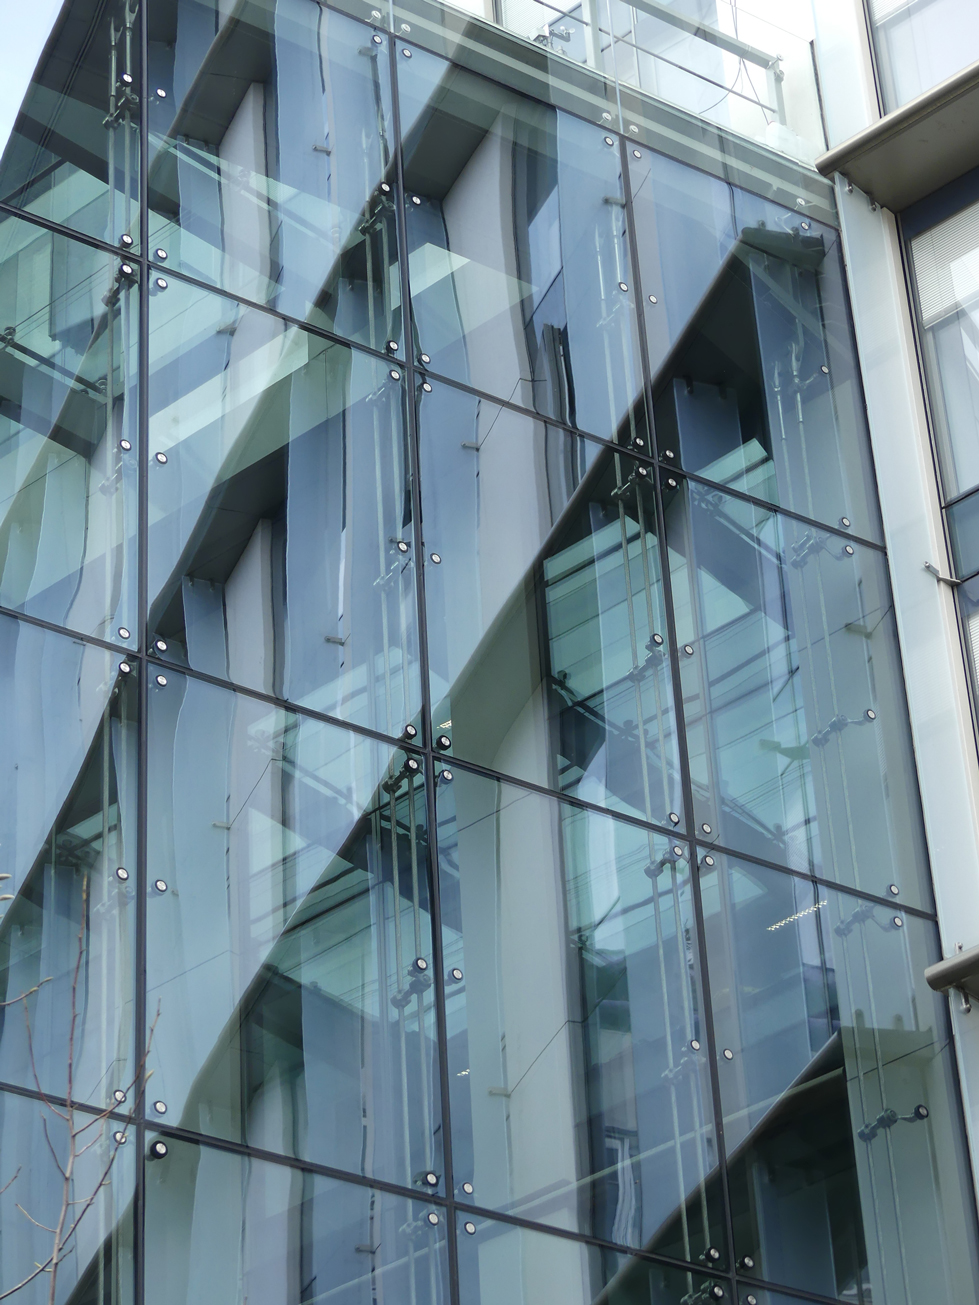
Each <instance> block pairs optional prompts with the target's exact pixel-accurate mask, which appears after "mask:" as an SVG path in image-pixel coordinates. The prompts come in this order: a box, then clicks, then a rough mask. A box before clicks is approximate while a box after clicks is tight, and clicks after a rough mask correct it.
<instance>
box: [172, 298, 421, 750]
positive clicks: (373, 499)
mask: <svg viewBox="0 0 979 1305" xmlns="http://www.w3.org/2000/svg"><path fill="white" fill-rule="evenodd" d="M150 307H151V313H150V324H151V337H150V461H149V511H150V523H149V576H150V595H151V598H150V615H149V621H150V627H149V637H150V642H151V643H152V644H153V645H154V646H155V650H156V651H157V652H159V653H161V655H165V656H166V657H167V658H171V659H176V660H178V661H182V662H185V663H186V664H187V665H189V666H191V667H193V668H194V669H195V670H201V671H205V672H207V673H208V674H211V675H216V676H219V677H220V678H222V679H231V680H233V681H235V682H236V683H238V684H243V685H246V686H248V687H250V688H255V689H260V690H263V691H264V692H266V693H273V694H275V695H276V696H278V697H283V698H288V699H290V700H291V701H294V702H297V703H301V704H303V705H305V706H307V707H312V708H315V709H316V710H318V711H323V712H327V713H330V714H334V715H338V716H342V717H343V718H344V719H347V720H353V721H355V722H357V723H358V724H362V725H367V726H370V727H372V728H374V729H376V730H380V731H381V732H382V733H385V734H390V735H394V736H398V735H400V734H401V732H402V730H403V729H404V727H405V724H406V723H407V721H408V720H410V719H411V717H412V716H414V715H416V714H417V712H418V710H419V706H420V702H419V699H420V690H419V673H418V665H417V646H416V619H415V591H414V559H413V552H412V549H413V545H412V513H411V497H410V493H409V490H408V482H407V475H406V448H405V434H404V423H403V416H402V411H403V397H402V385H401V383H400V373H399V371H398V369H397V368H396V367H394V368H389V367H387V366H385V364H384V363H383V362H381V361H379V360H377V359H374V358H372V357H370V356H369V355H367V354H361V353H358V352H355V351H352V350H350V349H348V348H346V347H345V346H343V345H339V344H333V343H331V342H329V341H327V340H325V339H323V338H322V337H320V336H316V335H312V334H310V333H308V332H306V331H302V330H300V329H299V328H297V327H292V326H289V325H288V324H287V323H285V322H284V321H282V320H281V319H280V318H277V317H273V316H272V315H271V314H268V313H263V312H260V311H258V310H257V309H250V308H246V307H243V306H240V305H237V304H235V303H233V302H232V301H230V300H227V299H225V298H223V297H221V296H219V295H216V294H211V293H209V292H208V291H205V290H200V289H198V288H196V287H194V286H190V285H187V284H186V283H185V282H182V281H178V280H177V279H176V278H174V279H173V280H171V282H170V284H169V287H168V288H167V290H166V291H165V292H161V293H159V294H157V295H155V296H154V297H153V299H152V301H151V305H150ZM392 373H393V375H392Z"/></svg>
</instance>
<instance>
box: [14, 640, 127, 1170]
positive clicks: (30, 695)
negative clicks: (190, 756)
mask: <svg viewBox="0 0 979 1305" xmlns="http://www.w3.org/2000/svg"><path fill="white" fill-rule="evenodd" d="M124 665H125V664H124ZM119 668H120V658H119V657H118V655H113V654H111V653H107V652H105V651H104V650H103V649H101V648H96V647H94V646H92V645H89V644H82V643H80V642H78V641H76V640H73V639H69V638H66V637H65V636H63V635H59V634H53V633H50V632H49V631H47V630H43V629H40V628H39V627H37V626H34V625H27V624H25V623H23V622H20V621H16V620H13V619H12V618H10V617H0V738H2V739H3V748H2V750H0V872H2V882H0V888H2V889H3V893H2V896H0V1001H2V1002H3V1003H4V1007H3V1008H2V1009H0V1079H2V1080H3V1081H5V1082H7V1083H15V1084H17V1085H18V1086H20V1087H25V1088H28V1089H32V1090H34V1091H43V1092H51V1093H56V1094H58V1095H59V1096H64V1095H66V1093H67V1092H68V1088H69V1085H70V1087H71V1095H72V1097H73V1098H74V1099H75V1100H77V1101H83V1102H88V1103H90V1104H92V1105H95V1106H98V1107H100V1108H102V1107H106V1106H108V1105H109V1104H110V1102H111V1101H112V1093H113V1092H114V1091H116V1090H120V1091H122V1092H123V1093H124V1095H130V1096H131V1094H132V1080H133V1079H134V1078H135V1074H136V1064H135V1060H134V1052H133V1002H134V998H135V992H134V985H135V982H136V976H135V966H136V958H135V956H134V931H135V887H136V757H137V743H136V711H137V702H136V699H137V692H136V685H135V679H136V677H135V674H133V673H132V672H130V673H129V674H128V675H127V674H126V673H125V671H122V670H120V669H119ZM73 1026H74V1036H73V1037H72V1027H73ZM0 1181H3V1180H0Z"/></svg>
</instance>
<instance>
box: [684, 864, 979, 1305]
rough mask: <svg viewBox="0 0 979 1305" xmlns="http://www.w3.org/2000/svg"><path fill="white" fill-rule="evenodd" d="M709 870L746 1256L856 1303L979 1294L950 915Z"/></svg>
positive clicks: (776, 876)
mask: <svg viewBox="0 0 979 1305" xmlns="http://www.w3.org/2000/svg"><path fill="white" fill-rule="evenodd" d="M701 882H702V892H703V901H704V914H705V928H706V938H707V954H708V969H709V971H710V982H711V992H712V1004H713V1013H714V1022H715V1030H716V1034H717V1039H718V1043H719V1044H720V1045H722V1046H725V1047H727V1048H729V1049H730V1050H731V1051H732V1056H731V1058H730V1059H723V1058H722V1060H721V1062H720V1074H719V1078H720V1089H721V1097H722V1101H723V1108H724V1128H725V1140H726V1143H727V1149H728V1164H729V1169H730V1178H729V1189H730V1193H731V1201H732V1216H733V1222H734V1231H735V1240H736V1246H735V1251H736V1254H737V1255H738V1257H739V1258H743V1257H744V1256H749V1257H750V1258H751V1259H752V1260H753V1269H752V1272H753V1273H756V1274H758V1275H759V1276H760V1277H762V1278H766V1279H768V1280H769V1281H772V1282H777V1283H784V1284H785V1285H787V1286H792V1287H795V1288H798V1289H800V1290H804V1291H812V1292H818V1293H821V1294H822V1295H824V1296H839V1297H840V1298H841V1299H843V1300H860V1299H864V1300H870V1299H874V1300H877V1299H883V1300H886V1301H888V1302H891V1301H894V1302H899V1303H903V1302H908V1301H916V1300H928V1299H929V1298H931V1295H932V1294H934V1296H937V1298H939V1299H942V1300H949V1301H958V1300H967V1299H969V1297H970V1295H971V1294H972V1293H973V1282H974V1279H973V1276H972V1275H973V1273H974V1267H973V1261H972V1258H971V1256H970V1255H969V1254H966V1255H960V1254H959V1253H957V1252H956V1251H954V1250H953V1249H952V1247H953V1246H962V1245H963V1244H967V1240H968V1235H969V1234H968V1223H969V1221H970V1218H971V1215H970V1213H969V1209H968V1205H967V1203H965V1204H964V1203H963V1202H962V1200H961V1195H960V1193H961V1191H962V1188H961V1186H960V1184H961V1183H962V1181H963V1178H964V1164H963V1162H964V1161H965V1155H964V1154H963V1152H962V1150H961V1148H960V1146H959V1144H958V1143H957V1142H956V1141H955V1140H953V1138H952V1137H950V1136H949V1134H948V1132H947V1131H946V1129H945V1127H944V1126H943V1125H942V1124H941V1123H940V1122H938V1123H936V1122H935V1121H934V1113H935V1103H936V1102H941V1101H943V1100H944V1099H945V1094H946V1093H947V1092H948V1090H949V1085H950V1084H951V1082H952V1081H953V1078H954V1073H955V1067H954V1053H953V1051H952V1049H951V1045H950V1042H949V1033H948V1027H947V1015H946V1011H945V1009H944V1005H945V1003H944V1000H943V998H941V997H938V996H936V995H935V994H934V993H932V992H931V991H930V990H929V989H928V988H927V985H926V984H925V982H924V978H923V975H924V970H925V967H926V966H927V965H928V964H930V963H931V962H932V961H933V960H934V959H937V956H938V945H937V938H936V931H935V927H934V925H933V924H932V923H931V922H930V921H928V920H923V919H920V918H917V917H915V916H912V915H908V914H905V913H902V912H900V911H895V909H894V908H893V907H891V906H887V905H884V904H877V903H874V902H870V901H867V900H859V899H857V898H853V897H851V896H849V895H848V894H845V893H842V892H837V891H835V890H833V889H831V888H828V887H826V886H825V885H823V884H816V885H813V884H811V883H806V882H805V881H804V880H802V879H799V878H796V877H793V876H787V875H785V874H782V873H780V872H778V871H775V870H770V869H767V868H765V867H762V866H756V865H752V864H751V863H750V862H747V861H743V860H739V861H735V860H734V859H732V858H724V857H719V858H717V868H715V869H714V870H710V871H705V872H704V874H703V878H702V881H701ZM939 1109H940V1107H939Z"/></svg>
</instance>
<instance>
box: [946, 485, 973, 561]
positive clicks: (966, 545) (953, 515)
mask: <svg viewBox="0 0 979 1305" xmlns="http://www.w3.org/2000/svg"><path fill="white" fill-rule="evenodd" d="M946 515H947V519H948V533H949V535H950V537H951V540H952V556H953V557H954V559H955V569H956V571H957V573H958V574H959V575H972V573H973V572H975V571H979V495H977V494H972V495H970V497H969V498H964V499H960V500H959V502H958V503H954V504H953V505H952V507H950V508H949V509H948V512H947V514H946Z"/></svg>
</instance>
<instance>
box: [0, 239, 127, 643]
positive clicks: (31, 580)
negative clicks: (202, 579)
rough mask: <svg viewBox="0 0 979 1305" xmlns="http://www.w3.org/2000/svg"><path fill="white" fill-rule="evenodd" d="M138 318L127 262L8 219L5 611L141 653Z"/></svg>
mask: <svg viewBox="0 0 979 1305" xmlns="http://www.w3.org/2000/svg"><path fill="white" fill-rule="evenodd" d="M127 269H128V270H127ZM137 313H138V302H137V291H136V271H135V268H134V266H133V265H132V264H130V263H127V262H126V260H125V259H124V258H113V256H112V255H111V254H108V253H104V252H102V251H101V250H96V249H93V248H91V247H90V246H88V245H83V244H80V243H79V242H77V241H74V240H70V239H68V238H67V237H66V236H61V235H54V234H52V233H51V232H48V231H45V230H43V229H42V228H40V227H36V226H32V225H31V224H30V223H28V222H24V221H21V220H20V219H18V218H14V217H9V216H8V217H4V218H2V219H0V324H2V337H0V603H2V604H3V606H5V607H10V608H14V609H15V610H18V611H24V612H27V613H29V614H30V615H31V616H36V617H40V618H41V619H42V620H45V621H50V622H52V623H53V624H56V625H61V626H67V627H68V628H69V629H72V630H77V631H78V632H79V633H81V634H91V635H95V636H96V637H97V638H99V639H106V640H110V641H112V642H119V643H122V644H126V645H129V646H132V645H134V643H135V637H134V636H135V634H136V626H137V605H136V574H137V568H136V546H137V530H136V496H137V464H138V455H137V451H136V450H137V447H138V439H137V435H136V336H137V332H136V321H137Z"/></svg>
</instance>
